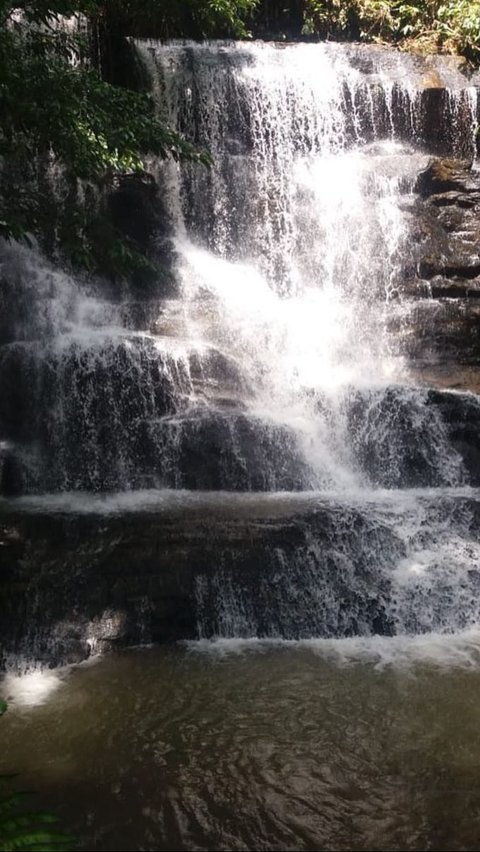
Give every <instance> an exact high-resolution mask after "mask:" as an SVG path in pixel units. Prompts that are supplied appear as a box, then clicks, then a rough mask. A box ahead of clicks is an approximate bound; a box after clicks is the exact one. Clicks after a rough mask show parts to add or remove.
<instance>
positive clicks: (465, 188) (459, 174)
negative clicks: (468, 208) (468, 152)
mask: <svg viewBox="0 0 480 852" xmlns="http://www.w3.org/2000/svg"><path fill="white" fill-rule="evenodd" d="M470 166H471V163H468V162H466V161H464V160H455V159H444V160H433V161H432V162H431V163H430V165H429V166H428V168H426V169H425V171H423V172H421V173H420V175H419V176H418V180H417V184H416V191H417V192H418V193H419V194H420V195H421V196H422V198H428V197H429V196H431V195H436V196H439V194H442V195H443V194H444V193H448V199H447V203H450V202H451V193H452V192H455V193H457V201H458V198H459V197H460V196H459V193H462V194H465V193H470V192H474V193H476V194H478V191H479V186H478V181H475V180H473V179H472V178H471V176H470ZM437 204H438V200H437Z"/></svg>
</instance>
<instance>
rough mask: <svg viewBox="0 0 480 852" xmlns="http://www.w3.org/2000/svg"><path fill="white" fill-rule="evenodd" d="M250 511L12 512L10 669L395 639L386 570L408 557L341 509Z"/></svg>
mask: <svg viewBox="0 0 480 852" xmlns="http://www.w3.org/2000/svg"><path fill="white" fill-rule="evenodd" d="M272 506H273V508H272ZM247 507H248V504H243V507H242V506H241V504H238V508H237V507H236V506H235V505H233V506H231V507H230V508H228V506H225V507H223V509H222V507H221V505H219V508H218V509H217V511H216V512H215V511H214V512H213V513H212V512H208V511H207V512H205V510H204V511H202V510H201V509H198V510H193V511H192V510H190V511H188V510H185V508H183V509H181V510H179V511H178V512H170V513H165V512H163V513H161V514H159V513H155V512H151V511H150V512H148V511H147V512H139V513H136V512H133V513H127V514H125V513H123V514H121V515H118V514H116V515H106V516H105V515H104V516H102V515H93V514H91V515H52V514H48V515H45V514H43V513H33V514H26V513H18V512H13V514H12V513H11V512H10V513H9V514H8V516H7V518H6V519H5V524H4V528H5V529H6V528H7V526H8V530H9V536H10V538H9V539H8V540H7V538H6V537H5V536H6V534H5V532H4V533H3V539H2V538H1V537H0V541H1V544H2V545H3V546H2V553H3V560H2V569H1V571H0V596H1V597H2V601H3V603H4V605H3V607H2V622H1V626H0V642H1V647H2V652H3V663H4V664H5V661H6V659H7V657H8V654H10V653H16V654H19V655H20V656H22V655H24V656H27V657H28V658H29V659H30V660H31V659H35V660H41V661H43V662H47V663H51V664H60V663H66V662H77V661H78V660H79V659H85V658H86V657H87V656H88V655H89V653H91V652H92V651H93V652H97V651H98V650H102V649H103V650H109V649H111V648H113V647H116V646H117V647H118V646H122V645H127V644H132V643H139V642H151V641H165V640H175V639H180V638H194V637H198V636H200V635H203V636H212V635H216V634H217V635H218V634H221V635H224V636H225V635H227V636H228V635H259V636H275V635H277V636H278V635H281V636H284V637H286V638H288V637H290V638H295V637H302V636H303V637H309V636H351V635H355V634H356V633H361V634H363V635H368V634H369V633H372V632H378V631H382V632H384V633H391V632H392V631H393V624H392V622H391V620H390V619H389V617H388V616H387V615H386V609H385V607H386V602H387V599H388V595H389V579H388V572H387V571H385V570H384V569H385V568H386V566H388V565H389V564H391V562H392V560H394V559H395V558H398V557H399V555H401V554H402V553H403V549H402V548H403V545H402V543H401V542H400V541H399V540H398V539H397V538H396V537H395V535H394V534H393V533H392V532H391V531H390V530H389V529H388V528H387V527H385V526H382V524H381V523H379V522H378V521H375V520H371V519H370V520H369V519H368V518H367V517H365V516H363V515H362V513H361V512H360V511H358V510H356V509H352V508H349V507H346V506H343V505H332V506H323V507H322V506H318V507H317V508H316V509H314V510H312V509H311V508H308V507H307V508H305V506H304V507H303V509H302V508H301V507H300V508H298V509H297V510H296V511H295V508H292V509H290V510H289V508H288V505H287V506H286V507H284V508H283V510H281V511H280V512H279V510H278V508H276V507H275V505H274V504H271V505H270V507H269V508H268V507H267V509H266V510H265V509H262V506H261V504H260V505H259V507H255V506H253V507H251V508H250V509H248V508H247ZM340 542H341V544H339V543H340ZM373 552H374V553H376V554H377V557H376V558H375V559H374V560H372V558H371V557H372V553H373Z"/></svg>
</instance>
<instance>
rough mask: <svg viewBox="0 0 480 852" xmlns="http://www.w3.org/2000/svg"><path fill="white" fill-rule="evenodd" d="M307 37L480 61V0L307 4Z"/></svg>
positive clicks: (323, 0)
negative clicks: (393, 46)
mask: <svg viewBox="0 0 480 852" xmlns="http://www.w3.org/2000/svg"><path fill="white" fill-rule="evenodd" d="M304 33H305V34H310V35H321V36H326V35H334V36H335V37H337V38H338V37H340V38H341V37H347V38H352V37H353V38H358V39H362V40H366V41H371V40H377V41H385V42H393V43H397V44H399V45H400V46H402V47H404V48H406V49H416V50H418V49H423V50H426V51H435V50H444V51H446V52H449V53H460V54H463V55H465V56H466V57H468V58H469V59H472V60H474V61H478V60H479V59H480V2H478V0H412V2H410V3H408V2H404V0H306V11H305V24H304Z"/></svg>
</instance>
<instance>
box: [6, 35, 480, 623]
mask: <svg viewBox="0 0 480 852" xmlns="http://www.w3.org/2000/svg"><path fill="white" fill-rule="evenodd" d="M137 50H138V53H139V56H140V58H141V60H142V62H143V63H144V64H145V65H146V67H147V68H148V70H149V73H150V78H151V85H152V90H153V91H154V93H155V95H156V98H157V102H158V105H159V109H161V110H162V111H163V112H164V114H165V117H166V119H167V120H168V121H169V123H170V124H172V125H173V126H174V127H176V128H177V129H179V130H180V131H181V132H183V133H184V134H185V135H186V137H187V138H189V139H190V140H192V141H193V142H195V144H197V145H200V146H204V147H206V148H208V149H209V150H210V151H211V153H212V156H213V162H214V164H213V166H212V167H211V168H210V169H206V168H204V167H199V166H183V167H181V168H180V167H179V166H177V165H176V164H173V163H171V164H165V163H152V164H151V166H152V171H154V172H155V174H156V178H157V182H158V184H159V186H160V189H161V192H162V195H163V197H164V199H166V204H165V206H166V208H167V209H168V210H169V211H170V215H171V223H170V224H171V239H172V242H173V244H174V247H175V256H176V274H177V278H178V282H179V295H178V297H177V298H169V299H159V300H158V301H150V303H149V304H148V307H146V306H145V305H144V306H143V308H142V309H141V310H139V309H138V305H137V304H134V303H130V302H129V301H128V298H125V299H123V300H122V301H117V302H114V301H113V300H112V299H111V298H110V299H109V298H108V297H107V298H105V297H104V298H103V299H100V298H99V292H100V291H99V289H96V288H95V286H94V285H91V284H90V285H88V286H87V284H83V285H82V284H78V282H71V281H69V280H68V279H67V278H66V277H65V276H62V275H61V274H60V273H55V272H52V271H51V270H49V269H48V268H47V267H46V266H45V265H43V266H41V265H40V264H39V260H38V258H36V257H35V255H32V254H31V253H30V252H28V251H27V250H22V251H18V250H17V249H15V250H11V251H10V252H8V251H6V252H5V253H4V260H3V264H4V273H5V270H6V269H7V271H8V268H9V264H10V265H12V264H14V265H16V268H20V269H21V274H20V283H19V290H20V292H23V291H25V289H26V290H27V291H28V292H29V293H30V294H31V296H32V298H31V299H30V306H29V310H28V312H24V313H22V312H21V311H19V313H18V316H15V323H13V324H11V325H10V329H12V328H13V329H14V330H13V332H10V334H11V339H9V340H7V341H5V342H4V344H3V346H2V349H1V352H0V393H1V395H2V397H3V398H9V399H13V401H14V403H13V404H10V405H8V406H6V407H5V408H4V410H3V411H2V412H1V414H0V428H1V433H0V439H2V440H5V441H7V442H10V443H9V444H8V446H9V447H10V445H11V444H15V446H14V448H13V450H11V449H9V450H8V452H9V453H12V458H13V459H14V469H15V477H16V480H17V486H16V488H17V490H20V491H22V492H24V493H25V492H26V493H27V494H30V495H41V494H42V492H45V491H50V492H61V493H63V494H64V497H62V498H61V504H62V505H63V509H64V511H66V512H68V507H69V506H70V507H76V509H75V511H80V509H79V506H80V505H81V506H83V505H84V504H83V503H82V501H80V503H79V502H78V499H77V498H76V497H73V496H71V495H67V494H66V492H69V491H75V490H82V491H86V492H92V491H94V492H99V493H102V492H115V491H131V492H132V494H131V502H130V506H131V507H132V508H135V510H136V511H137V513H138V512H140V511H141V510H142V508H143V509H145V511H147V510H148V512H151V511H152V506H157V508H159V509H160V508H161V509H162V510H166V511H171V510H172V505H174V506H175V511H177V510H178V505H177V503H176V502H175V489H189V490H190V491H196V492H199V493H198V494H197V495H196V496H195V495H193V494H186V493H185V492H182V493H181V504H182V506H183V511H184V513H186V515H187V516H188V513H189V512H191V513H192V517H194V518H195V517H198V513H199V512H201V511H202V510H201V507H202V506H203V507H204V509H203V512H204V515H205V518H206V519H207V520H205V528H206V529H207V530H209V529H210V530H211V532H212V535H211V536H210V537H209V535H208V534H207V535H206V539H205V545H204V547H205V554H206V556H205V557H204V558H203V561H202V560H200V562H199V563H198V564H197V562H195V560H198V551H197V550H195V548H194V547H193V544H192V542H193V541H194V540H195V536H196V535H197V536H198V530H197V532H195V530H194V531H193V532H192V530H190V531H189V532H186V533H185V536H186V537H185V545H184V548H183V551H182V550H180V551H178V553H182V554H184V553H186V552H187V553H188V552H190V551H189V548H190V549H191V559H190V562H191V563H192V564H191V565H190V563H188V564H189V568H188V571H189V576H190V574H192V573H193V574H195V572H196V576H195V577H194V578H193V580H192V585H191V589H190V592H191V595H192V596H193V597H194V609H195V621H196V623H197V625H198V627H197V635H198V636H212V635H216V636H218V635H220V636H227V637H234V636H243V637H248V636H255V635H260V636H274V637H275V636H277V637H278V636H281V637H285V638H295V637H311V636H318V637H336V636H349V635H353V634H359V635H363V636H368V635H371V634H375V633H383V634H387V635H392V634H404V635H405V634H416V633H424V632H428V631H438V632H443V633H448V632H452V631H458V630H461V629H464V628H471V627H475V626H476V625H477V624H478V611H477V610H478V605H477V603H476V599H477V589H478V583H479V579H478V571H477V567H476V566H477V561H478V560H477V557H478V549H479V547H480V543H479V537H480V532H479V529H478V522H477V509H476V502H475V492H474V490H473V488H472V486H476V485H478V484H479V483H480V471H479V470H478V469H477V466H476V459H477V457H476V456H475V453H474V452H473V451H472V446H471V440H470V438H468V435H467V432H468V429H469V428H470V427H469V424H470V425H471V423H472V422H475V423H479V422H480V405H479V401H478V399H477V397H475V396H474V395H473V394H448V393H442V392H439V391H433V390H429V389H428V388H425V387H420V386H416V385H415V384H414V383H413V382H412V381H410V380H409V374H408V360H407V358H406V357H405V353H404V352H403V350H402V344H401V338H399V335H398V333H397V332H396V331H393V330H392V329H395V328H397V329H398V325H399V323H400V325H401V323H402V317H403V313H402V286H403V283H404V279H405V276H406V274H407V273H406V269H407V268H408V266H409V263H410V255H411V250H412V231H411V224H412V212H411V211H412V202H413V198H414V189H415V184H416V181H417V177H418V174H419V173H420V172H421V171H422V169H424V168H425V167H426V166H427V164H428V161H429V157H430V152H431V151H435V152H438V151H439V150H440V145H443V146H444V150H445V152H446V153H450V154H458V155H462V156H473V154H474V148H475V134H476V117H477V105H476V90H475V89H474V88H473V87H469V86H468V85H466V82H467V81H466V79H465V78H464V77H463V76H462V75H461V74H460V73H459V72H458V70H456V68H455V66H454V65H453V64H452V63H450V62H449V61H447V60H440V59H432V60H431V61H429V62H426V61H425V60H423V59H422V60H421V59H418V58H415V57H409V56H405V55H401V54H397V53H394V52H391V51H384V50H381V49H376V48H368V49H363V48H359V47H351V46H350V47H349V46H339V45H333V44H326V45H289V46H281V45H269V44H259V43H253V44H245V43H241V44H231V43H225V44H222V43H219V44H203V45H200V44H188V43H187V44H184V43H178V44H177V43H172V44H167V45H160V44H157V43H154V42H138V43H137ZM430 78H434V80H435V82H434V83H433V84H432V83H431V79H430ZM440 78H441V79H440ZM439 80H440V83H441V84H440V83H439V82H438V81H439ZM432 93H433V94H432ZM438 121H441V122H443V124H442V127H443V131H442V134H441V143H440V141H439V137H438V134H437V131H436V128H437V126H438ZM432 128H433V129H432ZM452 128H453V130H452ZM10 277H11V276H10ZM32 281H33V283H32ZM452 411H453V412H454V413H452ZM469 441H470V443H469ZM9 458H10V456H9ZM10 467H11V465H10ZM9 469H10V468H9ZM9 477H11V473H10V474H9ZM139 489H156V492H155V493H157V494H158V495H160V496H158V497H152V495H150V496H149V497H148V495H146V494H145V491H139ZM382 489H390V490H388V491H386V490H382ZM207 491H213V492H237V493H236V494H235V495H234V496H233V495H231V494H230V495H229V496H228V499H227V495H224V496H222V495H220V496H219V497H215V499H214V500H213V502H212V501H211V500H210V501H209V499H208V497H207V495H205V494H204V492H207ZM292 491H297V492H309V494H307V495H303V496H302V495H298V496H297V497H294V496H293V495H291V496H289V494H288V492H292ZM245 492H268V494H263V496H261V495H259V496H258V498H256V499H253V498H252V495H251V494H250V495H248V496H247V495H246V493H245ZM277 492H284V496H283V497H282V496H281V495H280V494H278V493H277ZM152 493H153V492H152ZM202 495H203V496H202ZM147 498H148V499H147ZM52 499H53V498H46V497H41V496H38V497H33V496H30V497H22V498H20V499H19V500H18V501H17V506H20V507H23V508H24V509H25V508H28V507H29V506H30V507H35V506H36V507H37V509H38V508H41V507H42V506H43V509H44V510H48V507H49V506H50V508H51V507H52V506H53V504H54V503H53V504H52ZM85 500H87V504H86V505H88V509H84V508H82V509H81V511H82V512H83V511H85V512H86V513H90V514H92V515H95V514H96V513H98V512H106V513H108V511H109V507H110V508H111V507H112V506H113V507H115V506H116V507H117V508H118V507H119V506H120V504H121V501H120V502H118V499H117V498H115V497H113V496H112V497H110V498H106V499H105V500H103V501H99V500H98V499H93V498H90V499H87V498H85ZM116 500H117V502H115V501H116ZM156 501H157V502H156ZM172 501H173V502H172ZM202 501H203V502H202ZM278 501H280V503H281V506H282V508H281V510H279V508H278V506H279V505H280V503H279V502H278ZM54 502H55V500H54ZM122 505H123V506H124V508H125V506H126V505H127V504H126V503H123V504H122ZM223 505H226V506H227V507H228V508H227V510H226V512H227V515H226V517H227V521H228V523H227V521H225V524H226V525H225V530H227V531H226V532H225V531H222V515H221V514H220V516H219V517H220V519H219V520H214V521H212V511H213V515H215V512H218V511H219V509H220V508H221V507H222V506H223ZM212 507H213V510H212ZM73 510H74V508H72V511H73ZM229 513H230V514H229ZM237 515H238V517H245V516H249V517H250V524H251V527H250V528H248V529H247V532H245V529H243V532H242V535H243V538H242V535H240V533H235V532H233V533H232V529H233V527H231V526H230V527H229V526H228V524H229V523H230V524H231V522H232V523H233V521H232V519H234V518H236V517H237ZM208 518H210V520H208ZM279 518H281V521H279V520H278V519H279ZM268 519H270V521H269V520H268ZM275 519H276V520H275ZM209 524H210V526H209ZM279 524H280V526H278V525H279ZM247 527H248V525H247ZM277 527H278V529H277ZM280 527H281V531H280V532H278V530H279V529H280ZM192 529H193V527H192ZM277 532H278V535H277ZM112 535H113V533H112ZM256 536H257V538H256ZM92 540H93V539H92ZM252 542H253V544H252ZM92 547H93V545H92ZM155 548H156V551H155V552H158V549H159V545H158V544H157V543H156V544H155ZM160 548H161V545H160ZM192 548H193V549H192ZM95 552H96V551H95ZM175 552H176V553H177V551H175ZM178 553H177V556H178ZM178 558H180V557H178ZM181 558H182V559H183V558H184V557H183V555H182V556H181ZM189 558H190V557H189ZM152 559H153V557H152V556H151V554H150V555H149V557H148V560H147V561H149V564H150V563H151V562H152ZM205 560H206V561H207V562H208V565H207V564H206V563H205ZM187 562H188V559H187ZM193 563H195V565H194V564H193ZM200 563H201V564H200ZM192 566H193V567H192ZM182 594H184V590H182ZM147 596H148V595H147ZM142 606H143V605H142ZM144 609H145V608H144ZM146 611H148V606H147V607H146ZM142 612H144V610H142Z"/></svg>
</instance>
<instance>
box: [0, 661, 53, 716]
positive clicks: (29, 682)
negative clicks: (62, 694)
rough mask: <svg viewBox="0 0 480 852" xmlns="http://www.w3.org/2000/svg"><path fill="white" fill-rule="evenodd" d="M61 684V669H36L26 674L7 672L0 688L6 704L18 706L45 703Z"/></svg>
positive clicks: (32, 705) (33, 705) (0, 683)
mask: <svg viewBox="0 0 480 852" xmlns="http://www.w3.org/2000/svg"><path fill="white" fill-rule="evenodd" d="M61 685H62V676H61V671H60V670H57V671H55V672H53V671H51V670H47V669H43V670H42V669H40V668H38V669H36V670H34V671H31V672H27V673H26V674H22V675H16V674H7V675H5V677H4V678H3V680H2V682H0V689H1V692H2V695H3V697H4V699H5V700H6V701H7V703H8V704H10V703H11V704H12V706H18V707H35V706H38V705H40V704H45V702H46V701H48V700H49V698H50V697H51V695H52V694H53V693H54V692H56V691H57V690H58V689H59V688H60V686H61Z"/></svg>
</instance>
